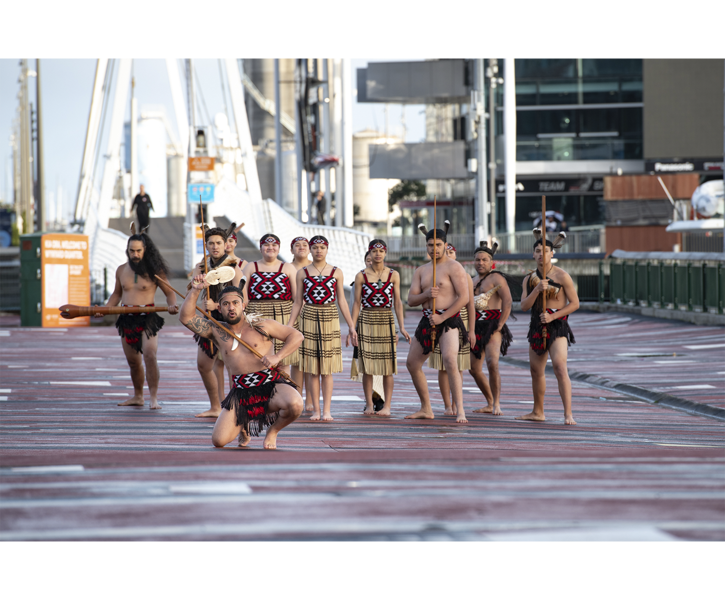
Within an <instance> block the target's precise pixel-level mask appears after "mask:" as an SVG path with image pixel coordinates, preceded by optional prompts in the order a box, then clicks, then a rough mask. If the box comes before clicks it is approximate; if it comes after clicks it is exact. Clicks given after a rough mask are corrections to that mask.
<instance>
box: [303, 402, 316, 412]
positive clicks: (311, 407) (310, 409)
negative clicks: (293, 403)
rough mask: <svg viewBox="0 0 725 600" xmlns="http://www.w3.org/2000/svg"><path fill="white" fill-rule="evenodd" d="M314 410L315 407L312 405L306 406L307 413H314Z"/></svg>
mask: <svg viewBox="0 0 725 600" xmlns="http://www.w3.org/2000/svg"><path fill="white" fill-rule="evenodd" d="M313 410H315V407H314V406H312V404H305V412H312V411H313Z"/></svg>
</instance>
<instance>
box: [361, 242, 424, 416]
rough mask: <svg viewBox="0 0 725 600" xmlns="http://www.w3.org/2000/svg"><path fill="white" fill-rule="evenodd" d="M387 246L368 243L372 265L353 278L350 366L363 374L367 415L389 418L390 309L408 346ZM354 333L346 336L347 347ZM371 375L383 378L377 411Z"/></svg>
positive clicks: (393, 346) (393, 368)
mask: <svg viewBox="0 0 725 600" xmlns="http://www.w3.org/2000/svg"><path fill="white" fill-rule="evenodd" d="M387 251H388V247H387V244H386V243H385V242H384V241H383V240H379V239H377V240H373V241H372V242H370V246H369V252H370V255H371V257H372V265H371V266H370V267H366V268H365V269H364V270H363V271H361V272H360V273H358V274H357V275H356V277H355V286H354V288H355V300H354V302H353V307H352V320H353V321H354V322H355V323H356V331H357V336H358V347H357V351H356V353H355V355H354V356H353V362H354V363H355V364H354V365H353V367H357V369H354V370H358V371H359V372H361V373H362V374H363V392H364V393H365V410H364V411H363V412H364V414H366V415H372V414H376V415H382V416H390V402H391V400H392V397H393V375H396V374H397V373H398V359H397V336H396V335H395V320H394V319H393V308H394V309H395V312H396V313H397V315H398V323H400V333H401V335H402V336H403V337H404V338H405V339H406V340H407V341H408V343H410V335H408V332H407V331H406V330H405V328H404V327H403V324H404V322H405V321H404V319H405V317H404V315H403V303H402V301H401V300H400V275H399V274H398V272H397V271H393V269H390V268H388V267H386V266H385V255H386V254H387ZM352 333H353V330H352V329H351V330H350V334H348V341H347V343H348V344H349V342H350V339H351V337H352ZM373 375H382V376H383V389H384V393H385V404H384V406H383V408H382V409H381V410H379V411H375V410H374V408H373Z"/></svg>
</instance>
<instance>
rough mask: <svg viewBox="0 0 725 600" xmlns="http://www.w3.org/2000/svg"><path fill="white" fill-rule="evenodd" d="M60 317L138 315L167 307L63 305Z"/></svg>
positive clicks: (165, 309)
mask: <svg viewBox="0 0 725 600" xmlns="http://www.w3.org/2000/svg"><path fill="white" fill-rule="evenodd" d="M58 310H59V311H60V316H61V317H63V318H64V319H75V318H77V317H93V316H95V315H97V314H98V315H138V314H140V313H154V312H165V311H167V310H169V307H168V306H76V305H75V304H64V305H63V306H61V307H60V308H58Z"/></svg>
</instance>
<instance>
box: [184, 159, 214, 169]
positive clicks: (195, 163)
mask: <svg viewBox="0 0 725 600" xmlns="http://www.w3.org/2000/svg"><path fill="white" fill-rule="evenodd" d="M214 161H215V158H214V157H213V156H190V157H189V171H213V170H214Z"/></svg>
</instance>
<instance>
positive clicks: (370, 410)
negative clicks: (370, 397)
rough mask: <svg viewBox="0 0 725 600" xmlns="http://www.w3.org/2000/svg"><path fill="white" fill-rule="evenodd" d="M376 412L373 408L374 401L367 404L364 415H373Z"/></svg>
mask: <svg viewBox="0 0 725 600" xmlns="http://www.w3.org/2000/svg"><path fill="white" fill-rule="evenodd" d="M374 413H375V409H374V408H373V403H372V402H371V403H370V404H365V410H364V411H363V414H364V415H372V414H374Z"/></svg>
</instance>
